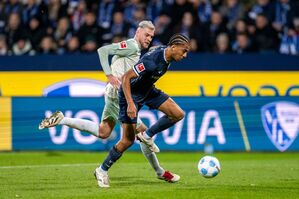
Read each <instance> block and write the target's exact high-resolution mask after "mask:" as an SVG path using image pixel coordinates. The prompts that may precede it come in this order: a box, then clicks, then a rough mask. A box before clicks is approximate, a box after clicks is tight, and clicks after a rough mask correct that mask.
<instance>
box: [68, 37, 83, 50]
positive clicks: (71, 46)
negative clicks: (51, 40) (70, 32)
mask: <svg viewBox="0 0 299 199" xmlns="http://www.w3.org/2000/svg"><path fill="white" fill-rule="evenodd" d="M80 52H81V51H80V42H79V38H78V37H76V36H72V37H71V38H70V39H69V40H68V42H67V47H66V51H65V53H66V54H79V53H80Z"/></svg>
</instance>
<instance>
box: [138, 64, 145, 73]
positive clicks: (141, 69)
mask: <svg viewBox="0 0 299 199" xmlns="http://www.w3.org/2000/svg"><path fill="white" fill-rule="evenodd" d="M136 69H137V72H138V73H141V72H142V71H144V70H145V67H144V65H143V63H140V64H138V65H137V66H136Z"/></svg>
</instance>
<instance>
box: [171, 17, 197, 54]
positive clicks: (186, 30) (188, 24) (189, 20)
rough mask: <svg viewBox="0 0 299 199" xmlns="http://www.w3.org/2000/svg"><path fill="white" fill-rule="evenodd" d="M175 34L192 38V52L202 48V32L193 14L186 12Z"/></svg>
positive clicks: (175, 28)
mask: <svg viewBox="0 0 299 199" xmlns="http://www.w3.org/2000/svg"><path fill="white" fill-rule="evenodd" d="M173 32H174V33H181V34H183V35H185V36H187V37H189V38H190V44H191V48H190V51H194V52H195V51H199V47H200V46H201V44H200V41H201V32H200V27H199V22H198V20H196V19H194V16H193V15H192V13H191V12H185V13H184V15H183V18H182V20H181V22H180V23H179V24H178V25H176V26H175V27H174V29H173Z"/></svg>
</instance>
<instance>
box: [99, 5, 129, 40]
mask: <svg viewBox="0 0 299 199" xmlns="http://www.w3.org/2000/svg"><path fill="white" fill-rule="evenodd" d="M130 26H131V25H130V24H129V23H128V22H126V21H125V20H124V15H123V13H122V12H121V11H116V12H115V13H114V14H113V20H112V25H111V26H110V28H107V29H105V30H103V29H102V32H103V33H102V34H101V35H102V38H101V40H102V42H103V44H107V43H111V40H112V38H113V37H114V36H115V35H121V36H122V37H124V38H128V34H129V29H130Z"/></svg>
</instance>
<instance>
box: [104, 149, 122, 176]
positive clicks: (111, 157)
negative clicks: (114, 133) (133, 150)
mask: <svg viewBox="0 0 299 199" xmlns="http://www.w3.org/2000/svg"><path fill="white" fill-rule="evenodd" d="M121 155H122V153H121V152H119V151H117V149H116V147H115V146H113V147H112V149H110V151H109V154H108V156H107V157H106V159H105V160H104V162H103V164H102V165H101V169H103V170H104V171H108V170H109V169H110V167H111V166H112V165H113V164H114V162H116V161H117V160H118V159H119V158H120V157H121Z"/></svg>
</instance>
